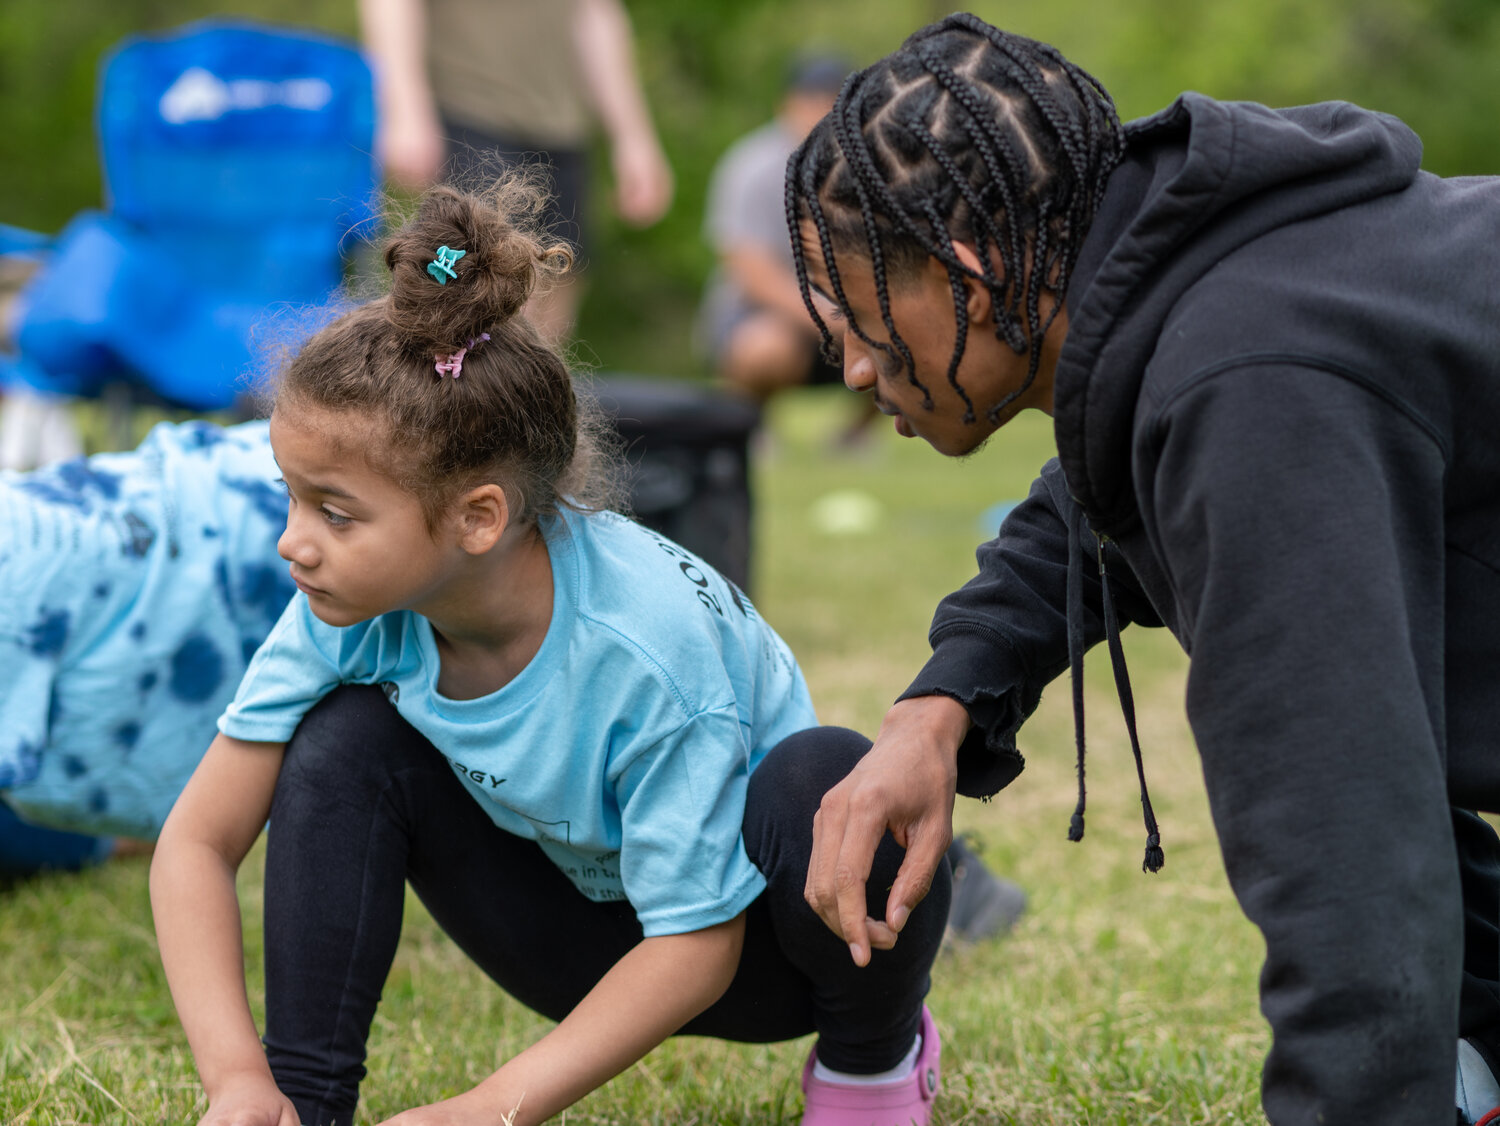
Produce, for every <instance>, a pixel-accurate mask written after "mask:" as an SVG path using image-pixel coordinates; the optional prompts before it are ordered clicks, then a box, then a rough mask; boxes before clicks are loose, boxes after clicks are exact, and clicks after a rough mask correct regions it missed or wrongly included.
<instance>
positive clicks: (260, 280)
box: [0, 20, 376, 411]
mask: <svg viewBox="0 0 1500 1126" xmlns="http://www.w3.org/2000/svg"><path fill="white" fill-rule="evenodd" d="M98 130H99V142H100V146H101V150H102V156H103V165H104V181H105V183H104V189H105V198H106V207H107V208H108V210H107V211H106V212H103V213H100V212H85V213H83V214H80V215H79V216H77V217H76V218H75V219H74V220H73V221H72V222H71V223H70V224H69V225H68V226H67V228H66V229H65V230H64V231H63V232H62V234H61V235H59V236H58V237H57V239H56V240H55V241H54V242H53V243H52V244H51V246H50V249H44V250H41V262H42V264H41V268H40V269H39V270H38V272H37V273H36V275H35V276H34V277H33V278H32V279H31V280H30V281H29V282H28V283H27V284H26V286H25V287H24V288H23V289H22V291H21V293H20V295H19V298H18V305H17V313H16V316H15V318H14V319H15V332H14V337H15V342H16V345H17V349H18V354H17V355H16V356H14V357H12V358H11V359H10V360H9V362H8V363H7V362H6V361H5V359H4V358H0V366H4V367H6V368H8V370H6V371H4V372H3V374H0V378H3V379H4V381H5V382H9V383H11V384H12V385H14V384H15V383H17V382H20V383H25V384H30V385H31V386H33V387H37V388H40V389H43V390H48V391H55V392H59V393H62V394H68V395H77V396H87V397H96V396H100V395H102V394H103V393H104V391H105V389H106V388H108V387H111V386H117V385H118V384H119V383H120V382H122V381H124V382H126V383H128V384H130V385H133V386H134V387H136V388H138V389H140V390H141V391H142V392H143V393H142V394H141V395H140V396H139V397H141V398H146V399H156V400H159V401H161V402H164V403H165V404H167V405H168V406H172V407H177V408H181V409H187V410H191V411H215V410H224V409H228V408H231V407H232V406H233V405H234V403H235V401H236V399H237V398H239V396H240V395H241V394H242V393H243V392H244V391H245V390H246V388H247V380H246V375H247V373H248V372H250V371H251V370H252V369H253V368H254V367H255V364H256V358H257V355H258V354H259V353H260V352H261V351H262V350H263V349H265V348H274V347H275V346H276V345H277V344H280V343H295V337H296V336H297V335H298V332H299V330H301V331H305V330H306V329H307V328H308V327H310V326H309V325H308V324H307V323H306V322H305V319H304V318H299V317H296V316H289V315H287V310H289V309H295V308H296V307H299V306H302V307H305V306H309V305H311V306H317V305H321V304H323V303H325V302H327V300H328V298H329V296H330V294H331V293H332V292H333V291H334V290H335V289H336V287H337V286H338V285H339V283H340V281H341V279H342V276H343V254H344V251H345V250H347V249H349V248H350V247H351V246H352V244H353V241H354V240H353V239H352V238H351V235H352V234H353V235H357V233H358V232H359V230H360V228H361V227H363V226H364V225H366V224H368V223H370V222H371V221H372V220H373V211H372V200H373V196H374V189H375V184H376V168H375V163H374V158H373V155H372V153H373V147H374V131H375V107H374V98H373V93H372V84H371V78H370V70H369V67H368V66H367V64H366V63H365V61H364V59H363V58H362V57H361V55H360V54H359V52H358V51H357V50H355V49H354V48H353V47H351V46H349V45H346V44H344V43H341V42H338V41H336V40H333V39H330V38H327V37H324V36H321V35H315V34H309V33H305V32H300V31H288V30H283V29H278V28H270V27H263V26H256V25H253V24H249V23H244V22H225V21H217V20H207V21H203V22H201V23H195V24H191V25H189V26H187V27H184V28H181V29H179V30H177V31H174V32H170V33H167V34H164V35H160V36H137V37H132V38H130V39H127V40H125V41H124V42H123V43H121V44H120V46H119V47H117V48H116V49H115V50H114V51H113V52H112V53H111V54H110V55H109V56H108V57H107V58H106V59H105V61H104V64H103V69H102V73H101V78H100V85H99V101H98ZM5 241H6V243H7V245H8V246H9V248H10V250H11V251H13V252H24V253H27V254H32V255H35V254H37V253H38V252H39V249H40V248H39V247H38V246H36V245H35V244H34V242H33V243H32V244H31V245H24V243H25V240H24V239H23V238H21V237H20V233H19V232H16V231H15V229H14V228H11V229H10V230H9V233H8V237H7V239H6V240H5ZM4 249H5V247H0V252H3V250H4Z"/></svg>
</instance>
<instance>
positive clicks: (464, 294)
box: [385, 173, 573, 352]
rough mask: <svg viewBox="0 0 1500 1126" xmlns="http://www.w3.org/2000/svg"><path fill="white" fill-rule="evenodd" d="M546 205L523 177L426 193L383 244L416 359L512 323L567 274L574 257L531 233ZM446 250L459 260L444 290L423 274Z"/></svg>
mask: <svg viewBox="0 0 1500 1126" xmlns="http://www.w3.org/2000/svg"><path fill="white" fill-rule="evenodd" d="M546 200H547V195H546V192H545V190H544V188H543V187H542V185H541V183H540V182H539V180H538V179H537V178H536V177H535V176H528V175H526V174H524V173H518V174H513V175H510V176H508V177H506V178H505V179H503V180H500V181H499V182H497V183H496V184H495V185H494V186H493V187H491V188H490V189H489V190H488V191H486V192H484V193H482V194H478V195H474V194H469V193H466V192H461V191H458V190H457V189H455V188H451V187H447V186H438V187H434V188H430V189H428V190H427V192H426V193H424V195H423V198H422V203H421V206H420V207H419V208H418V210H417V213H416V215H415V216H414V217H413V218H412V219H411V220H410V221H409V222H407V223H406V224H405V225H404V226H403V227H402V228H401V229H400V230H398V231H397V232H396V233H395V234H394V235H392V236H391V237H390V239H389V240H388V241H387V242H386V247H385V262H386V266H387V267H389V269H390V271H391V299H390V306H389V308H390V318H391V322H392V327H393V328H394V329H395V330H396V332H397V335H398V337H400V338H404V339H405V340H406V341H407V342H408V344H409V345H410V346H411V347H412V348H413V350H415V351H419V352H451V351H455V350H457V349H458V348H461V347H463V346H464V345H465V344H467V343H468V342H469V341H470V340H472V339H474V338H476V337H477V336H479V334H480V333H482V332H485V331H486V330H488V329H491V328H493V327H495V326H496V325H498V324H501V323H503V322H505V321H507V320H509V319H510V318H511V317H514V316H515V315H516V314H518V313H519V312H520V311H521V309H522V308H523V307H524V306H525V304H526V301H527V299H528V298H530V297H531V295H532V293H533V292H534V291H535V290H536V289H537V288H538V286H540V285H544V284H546V283H547V282H549V281H550V280H551V279H552V278H554V277H556V276H558V275H560V274H563V273H565V272H566V271H567V270H568V268H569V267H570V266H571V265H572V262H573V251H572V249H571V248H570V247H569V246H568V245H567V244H566V243H564V242H558V241H555V240H551V239H548V238H546V237H544V236H542V235H540V234H538V233H537V226H538V223H537V219H538V216H539V214H540V212H541V209H542V206H543V205H544V204H545V203H546ZM444 246H446V247H448V248H449V249H450V250H452V251H458V250H461V251H463V252H464V253H463V256H462V257H461V258H459V259H457V261H455V262H453V264H452V269H453V272H454V273H455V274H456V275H457V276H456V277H452V278H447V279H446V283H442V282H439V281H438V278H437V277H435V276H434V274H433V273H431V272H429V271H428V265H429V264H430V263H432V262H433V261H434V260H435V259H436V258H437V254H438V250H439V248H440V247H444ZM439 274H440V275H441V276H443V277H445V278H446V275H445V274H441V271H439Z"/></svg>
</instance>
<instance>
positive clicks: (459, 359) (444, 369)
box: [433, 332, 490, 379]
mask: <svg viewBox="0 0 1500 1126" xmlns="http://www.w3.org/2000/svg"><path fill="white" fill-rule="evenodd" d="M489 338H490V334H489V333H487V332H481V333H480V334H479V336H478V337H477V338H476V339H471V340H470V341H469V342H468V343H467V344H465V345H464V346H463V347H462V348H460V349H459V350H458V351H457V352H450V353H448V354H447V355H446V356H445V355H443V354H442V353H441V352H439V353H438V354H437V356H436V357H435V359H436V360H437V362H436V363H435V364H433V368H434V370H436V372H437V373H438V376H439V378H441V377H442V376H445V375H451V376H452V377H453V378H454V379H457V378H458V377H459V376H460V375H462V374H463V370H464V357H465V356H467V355H468V354H469V349H470V348H472V347H474V345H475V344H477V343H479V341H481V340H488V339H489Z"/></svg>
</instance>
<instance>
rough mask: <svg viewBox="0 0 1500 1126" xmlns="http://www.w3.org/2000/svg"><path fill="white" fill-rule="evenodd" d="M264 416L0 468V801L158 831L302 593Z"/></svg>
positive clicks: (85, 828) (78, 826) (77, 822)
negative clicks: (286, 543) (281, 542)
mask: <svg viewBox="0 0 1500 1126" xmlns="http://www.w3.org/2000/svg"><path fill="white" fill-rule="evenodd" d="M279 476H280V473H279V471H278V470H277V468H276V462H275V460H274V459H273V458H272V456H271V444H270V440H269V436H268V432H267V426H266V423H264V422H251V423H245V424H243V425H240V426H233V427H221V426H214V425H211V424H209V423H206V422H189V423H182V424H178V425H169V424H166V423H163V424H161V425H160V426H157V427H156V428H155V429H153V430H152V431H151V433H150V435H148V436H147V438H146V440H145V441H144V442H142V443H141V444H140V446H139V447H137V448H136V449H134V450H129V451H125V452H121V453H108V454H97V455H95V456H93V457H90V458H87V459H84V458H79V459H76V460H73V461H68V462H63V463H61V464H59V465H54V466H51V467H48V468H46V469H39V470H35V471H33V472H30V473H0V800H4V801H6V802H8V803H9V804H11V805H12V806H13V807H14V808H15V809H16V811H17V812H18V813H20V814H21V815H22V816H23V817H24V818H26V820H28V821H32V822H35V823H37V824H42V825H51V826H55V827H57V828H63V829H75V830H78V831H79V832H85V833H116V834H121V835H125V836H133V837H148V838H152V837H155V836H156V834H157V832H158V831H159V830H160V829H161V824H162V822H163V821H164V820H165V819H166V816H167V812H168V811H169V810H170V809H171V808H172V803H173V802H174V801H176V799H177V795H178V793H180V792H181V790H182V787H183V785H184V784H185V783H186V782H187V780H188V777H189V776H190V775H191V774H192V772H193V770H194V768H195V767H196V766H197V765H198V760H199V759H200V758H202V757H203V752H204V751H205V750H207V749H208V744H209V743H210V742H211V741H212V740H213V735H214V722H215V720H217V719H218V717H219V715H220V713H222V712H223V710H224V707H225V705H226V704H228V703H229V701H230V700H231V699H232V698H233V696H234V689H235V686H236V685H237V684H238V683H239V681H240V677H241V675H242V674H243V673H244V671H245V667H246V665H247V664H248V663H249V660H250V656H251V654H252V653H254V652H255V649H256V647H257V646H258V645H259V644H260V642H261V641H262V640H263V639H264V638H265V636H266V634H267V632H269V631H270V629H271V627H272V626H273V625H274V624H275V622H276V621H277V620H278V619H279V618H280V616H281V612H282V611H283V610H284V609H285V608H286V604H287V601H288V600H289V599H290V598H291V596H292V595H293V594H295V593H296V588H295V587H294V586H293V585H292V581H291V578H290V576H289V575H288V574H287V567H286V564H285V563H284V562H283V561H282V560H281V559H280V558H278V557H277V554H276V540H277V537H279V536H280V535H281V532H282V529H283V528H284V527H285V526H286V496H285V494H284V493H283V492H282V491H281V489H280V488H278V487H277V485H276V480H277V478H278V477H279Z"/></svg>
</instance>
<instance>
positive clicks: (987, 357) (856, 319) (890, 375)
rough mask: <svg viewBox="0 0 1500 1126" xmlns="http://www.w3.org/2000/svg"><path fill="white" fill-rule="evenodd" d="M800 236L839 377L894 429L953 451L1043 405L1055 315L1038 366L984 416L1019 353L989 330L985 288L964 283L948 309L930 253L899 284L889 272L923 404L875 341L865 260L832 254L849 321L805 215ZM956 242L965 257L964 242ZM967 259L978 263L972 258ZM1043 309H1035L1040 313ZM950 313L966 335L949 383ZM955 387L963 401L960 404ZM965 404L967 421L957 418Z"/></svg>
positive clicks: (883, 340)
mask: <svg viewBox="0 0 1500 1126" xmlns="http://www.w3.org/2000/svg"><path fill="white" fill-rule="evenodd" d="M801 237H802V245H803V251H804V254H805V256H806V260H807V274H808V281H809V282H810V284H811V285H812V288H813V290H814V291H815V293H816V294H817V295H818V296H819V297H821V298H822V299H823V300H822V301H820V302H819V303H818V304H819V311H820V312H821V313H822V314H823V317H824V320H825V321H826V322H827V324H828V328H829V331H830V332H831V333H833V336H834V339H835V341H836V342H838V344H839V346H840V349H841V351H842V353H843V361H844V383H845V385H846V386H847V387H848V388H849V389H850V390H851V391H856V392H869V393H870V394H871V395H872V396H873V397H874V400H875V405H876V407H877V408H879V410H880V411H881V412H882V413H884V414H888V415H890V416H891V417H892V418H893V419H894V420H895V428H896V433H898V434H900V435H902V436H903V437H907V438H913V437H916V438H922V439H925V440H926V441H927V443H928V444H929V445H931V446H932V448H933V449H935V450H937V451H938V453H941V454H946V455H948V456H950V457H958V456H962V455H964V454H967V453H972V452H973V451H974V450H976V449H978V448H979V447H980V446H981V445H982V444H983V443H984V442H985V440H986V439H988V438H989V436H990V435H991V434H993V433H994V432H995V431H996V430H998V429H999V428H1000V427H1001V426H1003V425H1005V423H1007V422H1009V421H1010V420H1011V419H1012V418H1014V417H1015V416H1016V415H1017V414H1019V413H1020V412H1021V411H1022V410H1024V409H1026V408H1027V407H1036V408H1037V409H1039V410H1042V411H1045V412H1046V413H1048V414H1050V413H1052V373H1053V367H1054V365H1055V363H1056V348H1057V347H1060V345H1061V339H1062V336H1063V335H1064V334H1065V333H1066V319H1065V318H1064V317H1062V316H1059V317H1058V319H1057V322H1055V323H1054V324H1053V328H1052V331H1049V332H1048V334H1047V338H1046V344H1047V347H1045V348H1044V351H1043V356H1042V364H1041V367H1040V368H1039V370H1038V372H1037V375H1036V378H1035V379H1034V380H1033V382H1032V384H1031V386H1030V387H1028V388H1027V389H1026V391H1025V393H1024V394H1022V395H1021V396H1019V397H1018V398H1017V399H1015V400H1014V401H1013V402H1012V403H1010V404H1009V405H1008V406H1007V407H1006V408H1005V409H1004V410H1003V411H1002V412H1001V414H1000V416H999V417H998V418H997V419H995V420H994V421H991V420H990V417H989V408H991V407H992V406H994V405H995V404H996V403H998V402H1000V400H1001V399H1003V398H1005V396H1006V395H1008V394H1010V393H1011V392H1013V391H1015V390H1016V389H1017V388H1019V387H1020V386H1021V385H1022V384H1023V382H1024V381H1025V378H1026V371H1027V359H1028V358H1027V356H1025V355H1017V354H1016V352H1015V351H1014V350H1013V349H1012V348H1011V347H1010V345H1008V344H1006V343H1005V342H1004V341H1003V340H1000V339H998V338H997V337H996V336H995V331H994V322H993V320H992V319H991V317H990V308H991V305H990V299H989V294H988V292H987V291H985V289H984V287H983V286H981V285H979V284H978V283H977V282H975V283H970V284H966V285H965V286H964V295H965V301H964V305H963V308H962V309H961V310H956V309H955V307H954V295H953V285H952V282H951V281H950V280H949V277H948V271H947V270H946V269H945V268H944V267H943V264H942V263H941V262H939V261H937V259H935V258H929V259H927V260H926V261H925V262H924V264H923V265H922V267H921V268H919V269H918V271H917V272H916V273H915V274H914V275H913V276H911V277H908V278H902V279H901V280H900V281H899V282H898V281H896V280H894V279H893V280H891V281H890V282H889V284H888V287H887V293H888V295H889V298H890V312H891V321H892V322H893V323H894V324H895V326H896V330H897V332H898V333H899V334H900V336H901V339H902V340H903V341H904V342H905V344H906V346H907V349H908V350H909V351H910V353H911V356H912V359H913V360H914V361H915V364H916V374H917V378H918V379H919V380H920V381H921V382H922V384H923V386H925V387H926V388H927V391H928V393H929V394H930V396H931V400H932V401H931V405H930V407H929V406H928V405H926V401H925V399H924V397H923V395H922V392H921V390H919V389H918V388H917V387H916V386H915V385H914V384H913V383H912V382H911V379H910V378H909V377H910V374H911V373H910V372H908V371H907V370H906V366H905V363H904V362H903V360H902V359H901V356H900V351H899V349H895V348H890V350H889V351H887V350H886V348H882V347H880V345H887V346H889V345H890V344H891V340H890V332H889V330H888V329H887V327H886V325H885V321H884V319H883V318H882V317H881V313H880V301H879V297H878V295H877V293H876V289H875V275H874V269H873V266H872V264H871V262H870V260H869V259H868V258H866V257H864V256H862V255H858V254H842V255H839V254H835V263H834V264H835V266H837V267H838V271H839V281H840V283H841V285H842V287H843V291H844V297H845V298H846V299H847V301H848V305H849V311H850V312H851V313H852V314H853V322H852V323H851V322H850V321H849V320H848V319H846V318H845V317H844V315H843V313H842V312H841V311H840V310H839V308H838V305H837V303H836V301H835V300H834V289H833V284H832V281H831V280H830V278H829V275H828V268H827V264H826V263H825V262H824V261H823V253H822V249H821V247H820V245H819V240H818V237H817V231H816V229H815V228H814V227H813V225H812V223H811V222H809V221H804V222H803V223H802V224H801ZM962 249H963V250H964V251H965V253H967V254H969V256H971V257H972V256H973V251H972V249H971V248H967V247H965V248H962ZM974 262H975V265H976V266H977V264H978V259H977V258H974ZM1045 314H1046V310H1045V309H1044V310H1043V320H1044V321H1045V319H1046V316H1045ZM959 316H962V317H963V318H964V321H965V326H966V329H967V333H966V340H965V346H964V354H963V359H962V360H961V361H960V363H959V366H958V371H957V372H956V382H957V384H958V386H957V387H955V386H954V385H953V384H952V383H950V382H949V380H948V378H947V371H948V365H949V363H950V362H951V361H952V357H953V348H954V343H955V341H956V340H957V337H958V318H959ZM856 325H857V326H858V328H859V330H860V331H859V332H856V331H855V326H856ZM861 333H862V334H863V338H862V336H861ZM865 338H868V339H865ZM870 341H873V342H874V343H873V344H872V343H870ZM959 388H962V391H963V394H961V393H960V390H959ZM964 394H967V396H968V398H969V403H965V401H964ZM970 404H972V413H973V415H974V419H973V421H969V422H966V421H965V416H966V415H967V414H968V413H969V412H970Z"/></svg>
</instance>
